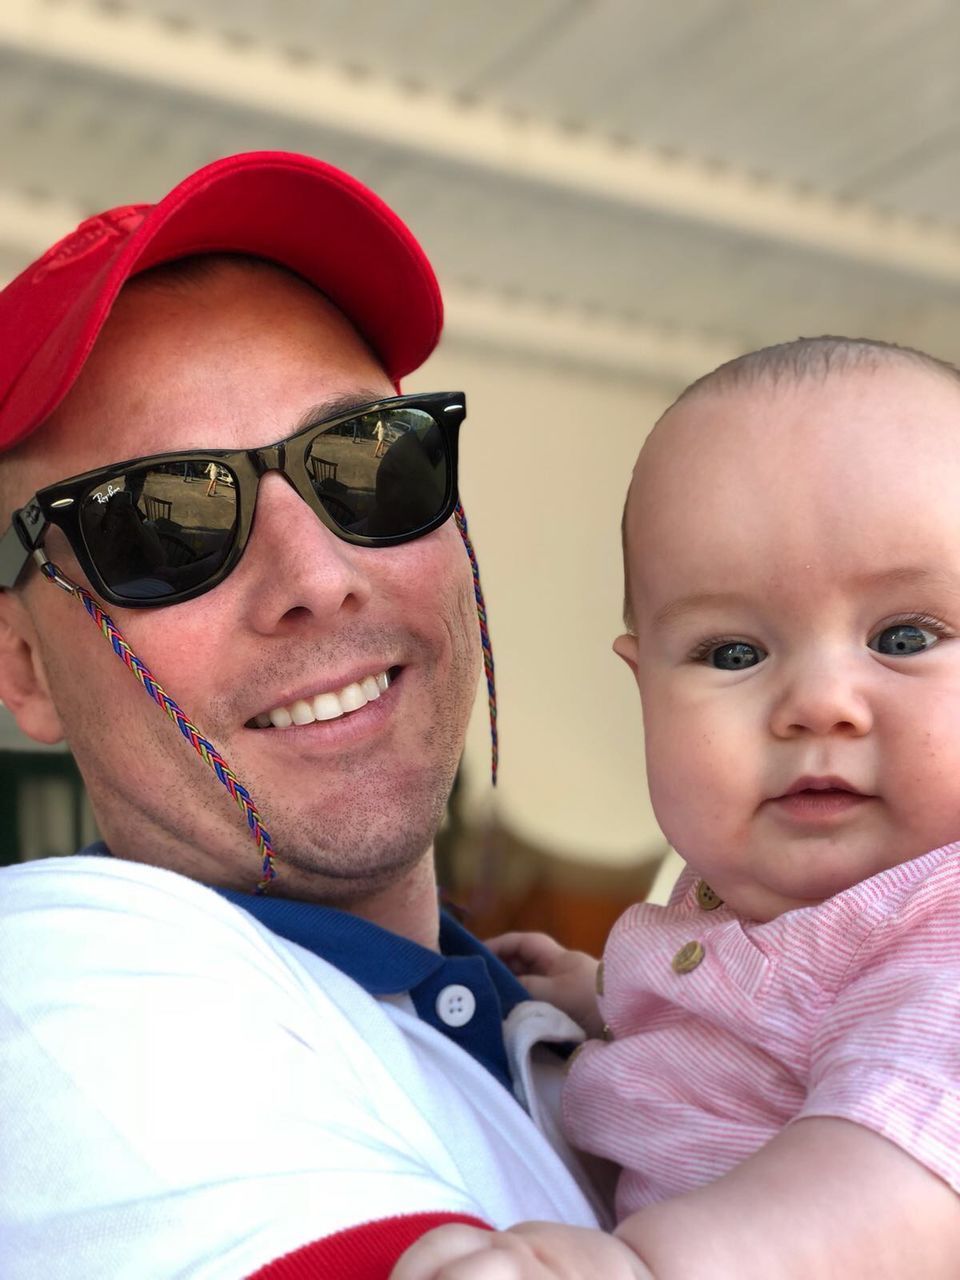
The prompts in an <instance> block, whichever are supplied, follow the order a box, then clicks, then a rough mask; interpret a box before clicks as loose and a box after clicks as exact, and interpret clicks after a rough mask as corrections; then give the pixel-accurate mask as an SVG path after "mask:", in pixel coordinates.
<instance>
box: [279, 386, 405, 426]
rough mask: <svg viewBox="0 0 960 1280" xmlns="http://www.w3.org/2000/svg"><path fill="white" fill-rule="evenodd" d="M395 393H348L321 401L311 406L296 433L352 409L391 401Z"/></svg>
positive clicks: (360, 391)
mask: <svg viewBox="0 0 960 1280" xmlns="http://www.w3.org/2000/svg"><path fill="white" fill-rule="evenodd" d="M392 395H393V392H389V393H388V394H386V395H384V393H383V391H382V390H381V391H367V390H364V389H363V388H361V389H360V390H359V391H346V392H344V393H343V394H342V395H339V396H332V397H331V398H330V399H329V400H321V401H320V402H319V403H318V404H314V405H311V406H310V408H309V409H307V410H306V411H305V412H304V413H302V414H301V415H300V417H299V419H298V420H297V422H296V424H295V425H294V428H293V429H294V431H302V430H303V429H304V427H312V426H314V425H315V424H316V423H318V422H323V420H324V418H336V417H339V415H340V414H341V413H349V412H350V410H351V409H360V408H362V407H363V406H364V405H367V404H376V403H377V402H378V401H380V400H389V399H390V398H391V396H392Z"/></svg>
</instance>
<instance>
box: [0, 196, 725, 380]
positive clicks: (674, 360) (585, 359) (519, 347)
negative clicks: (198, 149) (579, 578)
mask: <svg viewBox="0 0 960 1280" xmlns="http://www.w3.org/2000/svg"><path fill="white" fill-rule="evenodd" d="M84 216H85V215H84V211H82V210H81V209H80V208H78V207H76V206H74V205H71V204H67V203H57V202H55V201H52V200H38V199H32V198H30V197H29V196H26V195H21V194H18V193H17V192H13V191H4V190H2V189H0V251H3V250H6V251H7V252H9V253H10V254H11V255H12V256H14V257H15V258H17V259H18V260H20V261H21V262H22V263H23V264H24V265H25V264H26V263H27V262H29V261H31V260H32V259H33V258H35V257H37V256H38V255H39V254H41V253H43V252H44V251H45V250H46V249H47V248H48V247H49V246H50V245H52V244H54V243H55V242H56V241H57V240H59V239H60V237H61V236H63V235H65V234H66V233H67V232H68V231H70V230H72V229H73V227H75V226H76V225H77V223H78V222H80V221H81V220H82V218H83V217H84ZM6 283H7V281H6V280H4V279H3V278H2V277H0V287H2V286H3V285H4V284H6ZM444 306H445V311H446V325H445V329H444V334H445V339H447V340H451V341H454V342H464V343H467V344H468V345H470V346H475V347H476V346H478V347H486V348H495V349H497V350H501V351H510V352H512V353H513V354H515V355H518V356H524V355H526V356H532V357H534V358H536V359H542V360H550V361H558V360H559V361H561V362H562V363H563V364H565V365H568V364H571V363H575V364H577V365H579V366H581V367H587V368H592V369H602V370H604V371H607V372H613V373H618V374H621V375H624V376H627V377H638V378H647V379H652V380H654V381H657V382H666V383H670V384H673V383H676V384H677V385H682V384H685V383H687V382H689V381H691V379H693V378H696V377H699V376H700V374H701V373H703V371H704V369H712V368H713V367H714V366H715V365H718V364H721V363H722V362H723V361H724V360H727V359H730V358H731V357H733V356H735V355H737V354H738V352H739V350H740V346H738V344H737V343H735V342H733V341H732V340H731V341H729V342H725V341H723V340H721V339H711V338H707V337H705V336H703V335H700V334H694V333H684V332H680V331H674V330H669V331H666V330H661V329H658V328H656V327H655V326H653V325H638V324H630V323H627V322H621V321H617V320H615V319H611V318H610V317H609V316H602V315H595V314H592V313H591V314H585V313H583V312H582V311H579V310H576V309H575V308H572V307H564V306H555V307H548V306H544V305H542V304H540V303H534V302H530V301H526V300H523V299H519V298H515V297H510V298H504V297H501V296H500V295H496V294H491V293H483V292H481V291H479V290H474V289H467V288H464V287H462V286H457V285H451V286H450V287H448V288H445V289H444ZM740 345H741V346H742V344H740Z"/></svg>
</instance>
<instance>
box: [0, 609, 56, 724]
mask: <svg viewBox="0 0 960 1280" xmlns="http://www.w3.org/2000/svg"><path fill="white" fill-rule="evenodd" d="M0 700H2V701H3V703H4V704H5V705H6V707H7V710H8V711H9V712H10V713H11V714H12V716H13V718H14V719H15V720H16V722H17V724H18V725H19V726H20V729H21V730H22V731H23V732H24V733H25V734H26V735H27V737H28V738H33V739H35V740H36V741H37V742H45V743H48V744H50V745H52V744H53V743H55V742H61V741H62V740H63V725H62V724H61V723H60V717H59V715H58V714H57V710H56V708H55V706H54V704H53V698H52V697H51V695H50V687H49V685H48V684H47V674H46V671H45V669H44V665H43V660H42V658H41V657H40V651H39V646H38V644H37V638H36V633H35V632H34V629H33V624H32V623H31V621H30V618H29V616H28V614H27V611H26V609H24V607H23V605H22V604H21V603H20V601H19V600H18V599H17V597H16V596H15V595H14V593H13V592H12V591H0Z"/></svg>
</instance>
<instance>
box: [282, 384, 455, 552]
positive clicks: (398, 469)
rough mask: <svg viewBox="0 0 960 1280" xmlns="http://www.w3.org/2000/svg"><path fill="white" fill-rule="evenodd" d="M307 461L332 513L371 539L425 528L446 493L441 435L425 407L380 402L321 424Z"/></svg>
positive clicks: (340, 522)
mask: <svg viewBox="0 0 960 1280" xmlns="http://www.w3.org/2000/svg"><path fill="white" fill-rule="evenodd" d="M305 461H306V467H307V474H308V476H309V477H310V481H311V483H312V485H313V488H314V492H315V493H316V495H317V498H318V499H319V501H320V502H321V503H322V505H323V507H324V510H325V511H326V512H327V514H328V515H329V516H330V517H331V519H332V520H333V521H334V522H335V523H336V524H337V525H339V526H340V528H341V529H343V530H345V531H346V532H347V533H355V534H359V535H362V536H364V537H368V538H398V537H404V536H407V535H410V534H414V533H416V532H417V531H418V530H420V529H423V528H425V527H426V526H427V525H429V524H430V523H431V521H435V520H436V518H437V516H438V515H439V514H440V513H441V512H442V511H443V509H444V506H445V504H446V502H447V497H448V494H449V491H450V479H451V477H450V459H449V456H448V450H447V445H446V441H445V439H444V436H443V433H442V432H441V430H440V428H439V427H438V426H437V423H436V421H435V420H434V418H433V417H432V416H431V415H430V414H429V413H426V412H424V410H422V409H415V408H409V407H406V408H385V409H382V410H379V411H377V412H373V413H364V414H361V415H360V416H359V417H356V418H351V419H350V420H349V421H348V422H340V423H337V425H336V426H333V427H327V428H326V429H325V430H320V431H318V432H317V434H316V435H315V436H314V437H313V439H312V440H311V442H310V444H309V445H308V446H307V452H306V458H305Z"/></svg>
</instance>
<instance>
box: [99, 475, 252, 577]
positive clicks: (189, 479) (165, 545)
mask: <svg viewBox="0 0 960 1280" xmlns="http://www.w3.org/2000/svg"><path fill="white" fill-rule="evenodd" d="M237 513H238V498H237V481H236V477H235V476H234V475H233V474H232V472H230V471H229V470H227V469H225V468H224V467H223V466H221V465H220V464H219V463H218V462H216V461H215V460H214V459H213V458H197V459H191V460H190V461H189V462H164V463H158V464H154V465H153V466H142V467H131V468H129V469H128V470H126V471H118V472H117V473H116V475H113V476H111V477H110V479H109V480H103V481H101V482H100V484H98V485H97V486H96V488H94V489H91V490H90V491H89V492H88V493H87V494H85V495H84V497H83V499H82V501H81V505H80V527H81V529H82V531H83V537H84V541H85V543H86V545H87V550H88V551H89V553H90V558H91V560H92V561H93V563H94V564H95V565H96V566H97V569H98V571H99V573H100V576H101V577H102V578H103V580H104V581H105V582H106V584H107V586H108V587H110V589H111V590H112V591H114V592H115V593H116V594H117V595H118V596H122V597H124V598H126V599H128V600H162V599H163V597H164V596H170V595H175V594H178V593H179V592H182V591H189V590H191V589H192V588H193V587H196V586H199V585H200V584H201V583H203V582H205V581H206V580H207V579H208V578H212V577H213V576H214V575H215V574H216V573H217V572H218V570H219V569H220V568H221V567H222V565H223V562H224V561H225V560H226V558H227V556H228V555H229V552H230V548H231V547H232V545H233V540H234V537H235V534H236V528H237Z"/></svg>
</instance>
